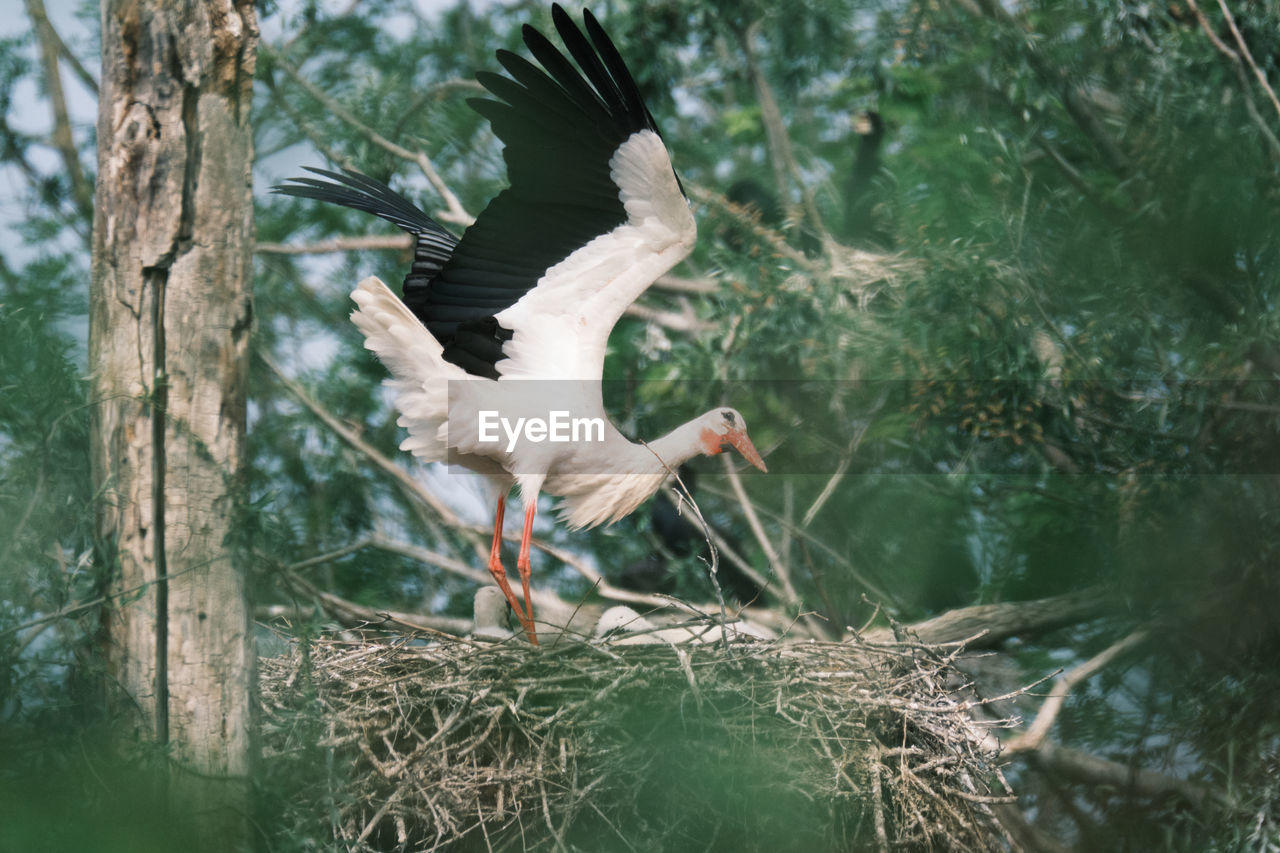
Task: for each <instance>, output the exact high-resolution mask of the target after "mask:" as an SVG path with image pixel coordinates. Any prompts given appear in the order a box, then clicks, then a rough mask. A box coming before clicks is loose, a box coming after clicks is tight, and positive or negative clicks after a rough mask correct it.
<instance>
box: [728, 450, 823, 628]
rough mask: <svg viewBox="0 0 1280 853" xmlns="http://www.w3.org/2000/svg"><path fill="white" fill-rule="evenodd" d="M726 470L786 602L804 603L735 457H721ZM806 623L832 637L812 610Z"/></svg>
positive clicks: (789, 568)
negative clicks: (757, 508)
mask: <svg viewBox="0 0 1280 853" xmlns="http://www.w3.org/2000/svg"><path fill="white" fill-rule="evenodd" d="M721 460H722V462H723V467H724V471H725V474H726V475H727V476H728V478H729V485H730V487H731V488H732V489H733V494H734V496H735V497H736V498H737V499H738V504H739V506H741V507H742V514H743V516H745V517H746V519H747V526H748V527H750V528H751V533H752V535H754V536H755V538H756V543H757V544H758V545H759V546H760V549H761V550H762V551H764V554H765V559H767V560H768V561H769V566H770V567H771V568H772V569H773V572H774V574H775V575H777V577H778V582H779V583H781V584H782V592H783V600H784V601H785V603H786V604H788V605H791V606H793V607H800V606H802V604H803V602H802V601H801V599H800V593H798V592H797V591H796V588H795V586H794V585H793V584H792V583H791V567H790V566H789V565H788V564H787V562H786V561H785V560H784V559H783V558H782V556H781V555H780V554H779V553H778V551H777V549H776V548H774V547H773V542H772V541H771V540H770V539H769V536H768V534H766V533H765V531H764V525H762V524H761V523H760V516H759V515H757V514H756V508H755V505H754V504H752V502H751V498H749V497H747V492H746V490H745V489H744V488H743V487H742V478H741V477H739V476H738V472H737V471H736V470H735V469H734V467H733V460H731V459H730V458H729V457H728V456H723V457H721ZM802 618H803V620H804V624H805V626H806V627H807V628H808V629H809V630H810V631H812V632H813V634H814V636H816V637H820V638H824V639H829V638H830V636H831V632H830V631H829V630H828V628H827V626H826V625H824V624H823V623H822V620H820V619H818V618H817V617H816V616H814V615H813V614H812V613H805V614H804V615H803V617H802Z"/></svg>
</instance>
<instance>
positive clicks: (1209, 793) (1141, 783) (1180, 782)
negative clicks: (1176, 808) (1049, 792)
mask: <svg viewBox="0 0 1280 853" xmlns="http://www.w3.org/2000/svg"><path fill="white" fill-rule="evenodd" d="M1031 757H1032V761H1033V762H1034V763H1036V764H1037V765H1039V766H1042V767H1044V768H1047V769H1052V770H1053V771H1055V772H1057V773H1061V774H1062V775H1063V776H1065V777H1068V778H1071V779H1075V780H1077V781H1080V782H1085V783H1088V784H1091V785H1103V786H1107V787H1113V788H1117V789H1119V790H1122V791H1132V792H1133V793H1135V794H1139V795H1141V796H1146V797H1161V796H1165V795H1168V794H1175V795H1177V796H1179V797H1182V798H1183V799H1184V800H1186V801H1188V802H1190V803H1191V804H1193V805H1203V804H1205V803H1214V804H1216V805H1219V806H1225V807H1230V806H1231V805H1232V804H1233V801H1232V799H1231V797H1230V796H1229V795H1228V794H1227V793H1226V792H1225V791H1221V790H1218V789H1216V788H1210V787H1207V786H1204V785H1198V784H1196V783H1195V782H1191V781H1188V780H1186V779H1178V778H1177V777H1174V776H1167V775H1165V774H1164V773H1157V772H1155V771H1154V770H1146V769H1143V768H1140V767H1131V766H1129V765H1127V764H1120V763H1119V762H1116V761H1110V760H1108V759H1106V758H1101V757H1099V756H1096V755H1090V754H1088V753H1086V752H1081V751H1079V750H1075V749H1069V748H1067V747H1065V746H1060V745H1059V744H1057V743H1054V742H1053V741H1049V740H1046V741H1043V742H1041V744H1040V745H1039V747H1037V748H1036V750H1035V752H1034V753H1032V756H1031Z"/></svg>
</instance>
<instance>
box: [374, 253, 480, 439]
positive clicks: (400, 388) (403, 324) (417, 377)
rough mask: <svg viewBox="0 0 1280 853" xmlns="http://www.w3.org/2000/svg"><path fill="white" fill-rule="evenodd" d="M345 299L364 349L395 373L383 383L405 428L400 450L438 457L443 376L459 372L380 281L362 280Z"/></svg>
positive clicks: (444, 413) (445, 402) (445, 405)
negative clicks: (353, 306)
mask: <svg viewBox="0 0 1280 853" xmlns="http://www.w3.org/2000/svg"><path fill="white" fill-rule="evenodd" d="M351 298H352V300H353V301H354V302H355V303H356V305H358V306H359V307H358V308H357V309H356V310H355V311H353V312H352V314H351V320H352V322H354V323H355V324H356V327H357V328H358V329H360V331H361V333H363V334H364V345H365V348H366V349H368V350H370V351H371V352H373V354H374V355H376V356H377V357H378V359H379V360H380V361H381V362H382V363H383V364H384V365H386V367H387V370H389V371H391V375H392V376H393V377H395V378H394V379H390V380H388V382H387V384H388V385H390V386H391V387H392V388H393V389H394V390H395V391H396V395H395V401H396V408H397V409H399V410H400V414H401V417H400V420H399V424H400V426H402V427H405V428H406V429H407V430H408V431H409V437H408V438H406V439H405V440H404V442H403V443H401V445H400V449H401V450H409V451H412V452H413V454H414V455H415V456H420V457H423V458H424V459H426V460H427V461H436V460H439V459H443V458H444V455H445V451H446V448H445V441H444V433H445V424H446V422H447V421H448V417H449V380H450V379H456V378H459V377H460V376H465V374H464V373H462V371H461V370H459V368H457V367H455V366H454V365H452V364H449V363H448V362H446V361H445V360H444V358H443V351H442V350H441V348H440V342H439V341H437V340H436V339H435V338H434V337H433V336H432V335H431V333H430V332H428V331H427V330H426V328H425V327H424V326H423V325H422V323H421V322H420V321H419V320H418V318H417V317H415V316H413V313H412V312H411V311H410V310H409V309H408V308H407V307H405V304H404V303H403V302H401V301H400V299H399V298H398V297H397V296H396V295H395V294H394V293H392V292H391V289H390V288H389V287H387V286H386V284H384V283H383V282H382V280H381V279H379V278H377V277H376V276H370V277H369V278H366V279H365V280H364V281H362V282H360V284H359V285H358V286H357V287H356V289H355V290H354V291H352V293H351Z"/></svg>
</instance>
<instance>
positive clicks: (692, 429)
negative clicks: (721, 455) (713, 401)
mask: <svg viewBox="0 0 1280 853" xmlns="http://www.w3.org/2000/svg"><path fill="white" fill-rule="evenodd" d="M705 417H706V416H705V415H703V416H699V417H697V418H694V419H693V420H691V421H689V422H688V423H687V424H683V425H681V426H678V427H676V428H675V429H673V430H672V431H671V432H669V433H667V434H666V435H664V436H663V437H662V438H659V439H655V440H654V441H650V442H649V443H648V444H649V447H648V450H646V451H645V452H646V453H649V451H652V452H651V453H649V455H650V456H651V457H656V458H654V459H653V466H654V473H663V472H665V471H666V469H667V468H670V469H671V470H672V471H674V470H675V469H676V468H677V467H679V466H680V465H683V464H684V463H685V462H688V461H689V460H690V459H692V458H693V457H695V456H697V455H698V454H700V453H706V451H707V448H706V447H704V446H703V442H702V430H703V429H704V426H703V421H704V420H705ZM659 460H661V461H659ZM664 462H665V463H666V466H665V467H664V466H663V463H664Z"/></svg>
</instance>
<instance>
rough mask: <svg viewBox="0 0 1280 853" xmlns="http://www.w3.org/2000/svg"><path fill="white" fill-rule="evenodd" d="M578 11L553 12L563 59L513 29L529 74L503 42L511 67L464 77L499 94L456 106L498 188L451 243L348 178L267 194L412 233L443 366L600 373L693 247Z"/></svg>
mask: <svg viewBox="0 0 1280 853" xmlns="http://www.w3.org/2000/svg"><path fill="white" fill-rule="evenodd" d="M583 14H584V23H585V33H584V32H583V31H582V30H580V29H579V28H578V26H577V25H576V24H574V23H573V21H572V20H571V19H570V17H569V15H568V14H567V13H566V12H565V11H564V10H563V9H562V8H560V6H558V5H556V6H553V7H552V19H553V21H554V23H555V27H556V30H557V32H558V33H559V34H560V38H561V39H562V40H563V42H564V44H565V47H566V49H567V50H568V53H569V56H571V57H572V58H573V62H571V61H570V60H569V58H568V57H566V56H565V55H564V54H562V53H561V52H560V51H559V50H558V49H556V47H555V46H553V45H552V44H551V42H550V41H548V40H547V38H546V37H545V36H543V35H542V34H541V33H539V32H538V31H537V30H535V29H533V28H532V27H530V26H527V25H526V26H525V27H524V29H523V35H524V42H525V45H526V46H527V47H528V48H529V51H530V52H531V53H532V54H533V56H534V58H535V59H536V60H537V61H538V62H539V63H540V64H541V65H542V68H539V67H538V66H537V65H534V64H533V63H532V62H529V61H528V60H525V59H522V58H521V57H519V56H517V55H516V54H514V53H511V52H509V51H505V50H504V51H498V61H499V62H500V63H501V64H502V66H503V68H504V69H505V70H506V71H507V73H508V74H509V75H510V77H504V76H501V75H498V74H492V73H487V72H481V73H480V74H478V75H477V79H479V81H480V83H481V84H482V85H483V86H484V87H485V88H486V89H488V90H489V92H490V93H492V94H493V96H494V97H495V98H496V99H497V100H489V99H473V100H471V101H469V103H470V104H471V106H472V107H474V108H475V109H476V111H478V112H479V113H480V114H481V115H483V116H485V117H486V118H487V119H489V121H490V123H491V125H492V127H493V131H494V133H495V135H497V137H498V138H499V139H500V140H501V141H502V142H503V144H504V146H505V148H504V151H503V157H504V159H505V161H506V164H507V175H508V179H509V181H510V186H509V187H508V188H507V189H505V190H503V191H502V192H501V193H499V194H498V196H497V197H496V198H494V199H493V201H491V202H490V203H489V206H488V207H486V208H485V209H484V211H483V212H482V213H481V214H480V215H479V216H478V217H477V218H476V221H475V224H474V225H472V226H471V227H470V228H468V229H467V230H466V232H465V233H464V234H463V236H462V239H461V241H459V242H458V244H457V245H456V246H451V247H446V245H445V244H446V243H447V240H446V239H445V237H447V235H448V232H447V231H445V230H444V229H443V228H442V227H440V226H439V225H438V224H436V223H434V222H433V221H432V220H431V219H430V218H429V217H427V216H426V214H423V213H421V211H416V208H413V206H412V205H411V204H409V203H408V202H406V201H404V200H403V199H401V198H400V197H399V196H396V195H395V193H393V192H391V191H390V190H389V189H386V188H385V187H383V186H382V185H381V184H378V183H377V182H376V181H372V180H371V179H368V178H364V176H361V175H358V174H354V173H347V174H346V176H345V178H344V177H343V176H340V175H337V174H336V173H327V174H326V173H321V174H325V176H326V177H330V178H332V179H334V180H336V181H339V182H340V183H341V184H342V186H338V185H334V184H325V183H323V182H321V181H316V180H314V179H301V180H298V181H296V185H293V186H287V187H282V188H278V189H279V190H280V191H282V192H287V193H290V194H292V195H302V196H307V197H310V198H317V199H321V200H324V201H332V202H335V203H337V204H343V205H346V206H348V207H355V208H357V209H360V210H367V211H369V212H371V213H374V214H375V215H378V216H381V217H383V218H384V219H388V220H389V221H392V222H395V223H396V224H397V225H399V226H400V227H402V228H405V230H408V231H410V232H411V233H414V234H416V235H418V245H419V247H420V248H419V254H418V257H417V258H416V259H415V273H417V272H419V271H421V272H424V273H426V272H429V273H430V275H411V276H410V277H408V278H406V279H405V288H404V301H405V304H406V305H408V307H409V308H410V309H411V310H412V311H413V313H414V314H415V315H416V316H417V317H418V318H419V319H420V320H421V321H422V323H423V325H425V326H426V327H427V329H428V330H429V331H430V332H431V333H432V335H434V336H435V337H436V339H437V340H439V341H440V343H441V345H442V346H443V347H444V358H445V360H446V361H449V362H452V363H453V364H456V365H458V366H460V367H462V368H463V369H465V370H466V371H467V372H468V373H471V374H473V375H476V376H487V377H490V378H498V377H499V376H511V377H515V376H521V377H531V378H559V377H564V378H574V379H592V378H597V377H599V375H600V372H601V369H602V366H603V362H604V349H605V345H606V343H607V341H608V337H609V332H610V331H611V330H612V328H613V326H614V323H616V322H617V319H618V317H620V316H621V315H622V312H623V311H624V310H625V309H626V307H627V306H628V305H630V304H631V303H632V302H633V301H634V300H635V299H636V297H638V296H639V295H640V294H641V293H642V292H643V291H644V290H645V288H647V287H648V286H649V285H650V284H652V283H653V281H654V280H655V279H657V278H658V276H660V275H662V274H663V273H664V272H666V271H667V270H669V269H670V268H671V267H672V266H674V265H675V264H677V263H678V262H679V261H680V260H682V259H683V258H684V257H685V256H687V255H688V254H689V252H690V251H691V250H692V248H693V242H694V238H695V235H696V229H695V226H694V221H693V215H692V213H691V212H690V211H689V207H688V202H687V200H686V199H685V198H684V194H683V192H682V191H681V189H680V185H679V181H678V180H677V179H676V175H675V172H674V170H673V169H672V166H671V160H670V158H669V156H668V154H667V150H666V147H665V146H664V145H663V143H662V139H661V136H660V134H659V133H658V128H657V125H656V123H655V122H654V120H653V116H652V115H650V113H649V110H648V108H647V107H646V106H645V104H644V100H643V98H642V97H641V96H640V90H639V89H638V88H637V87H636V83H635V80H634V79H633V78H632V75H631V72H630V71H629V70H628V69H627V66H626V63H625V62H623V60H622V57H621V56H620V55H619V54H618V51H617V48H615V47H614V45H613V42H612V41H610V39H609V37H608V35H606V34H605V32H604V29H603V28H602V27H601V26H600V24H599V23H598V22H597V21H596V19H595V18H594V17H593V16H592V15H591V13H590V12H585V11H584V13H583ZM574 63H576V67H575V64H574ZM382 190H385V192H382ZM405 207H407V208H409V211H406V210H405V209H404V208H405ZM413 211H416V213H417V216H414V215H412V212H413ZM424 234H425V235H428V236H427V237H426V238H424V236H423V235H424ZM442 235H444V236H442ZM424 239H426V240H427V242H428V244H429V245H428V247H427V250H426V251H425V252H424V251H423V249H422V246H423V241H424ZM449 250H451V251H449ZM445 257H447V260H445V259H444V258H445ZM432 264H436V265H437V268H436V269H434V270H433V269H431V265H432Z"/></svg>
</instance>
